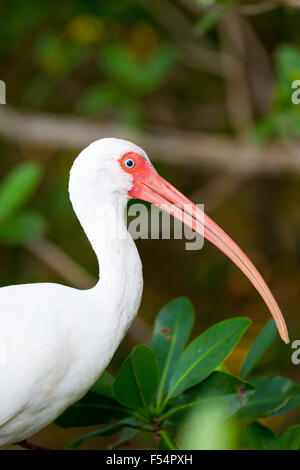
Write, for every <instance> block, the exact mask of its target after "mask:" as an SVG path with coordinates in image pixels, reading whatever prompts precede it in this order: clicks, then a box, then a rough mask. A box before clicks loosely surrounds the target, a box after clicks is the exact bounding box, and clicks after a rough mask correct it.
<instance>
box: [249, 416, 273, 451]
mask: <svg viewBox="0 0 300 470" xmlns="http://www.w3.org/2000/svg"><path fill="white" fill-rule="evenodd" d="M243 434H244V435H243V437H244V439H245V442H246V446H247V448H248V449H251V450H270V449H273V447H274V444H275V441H276V435H275V434H274V433H273V431H272V430H271V429H269V428H267V427H266V426H263V425H262V424H261V423H259V422H258V421H254V422H253V423H249V424H247V426H246V428H245V430H244V433H243Z"/></svg>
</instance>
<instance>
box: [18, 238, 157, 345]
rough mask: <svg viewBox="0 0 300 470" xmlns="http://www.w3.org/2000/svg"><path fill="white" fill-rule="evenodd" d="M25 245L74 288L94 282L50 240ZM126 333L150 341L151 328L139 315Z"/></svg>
mask: <svg viewBox="0 0 300 470" xmlns="http://www.w3.org/2000/svg"><path fill="white" fill-rule="evenodd" d="M25 247H26V248H27V249H28V250H29V251H30V252H31V253H33V254H34V255H35V256H36V257H37V258H39V259H40V260H41V261H43V262H44V263H45V264H47V265H48V266H49V267H50V268H52V269H53V270H54V271H55V272H56V273H58V274H59V275H60V276H61V277H62V278H63V279H65V280H66V281H67V282H68V283H70V284H71V285H73V286H75V287H76V288H78V289H90V288H91V287H93V286H94V285H95V284H96V282H97V280H96V278H94V277H93V276H91V275H90V274H89V273H88V272H87V271H86V270H85V269H84V268H83V267H82V266H80V265H79V264H78V263H76V261H74V260H73V259H72V258H71V257H70V256H69V255H68V254H67V253H65V252H64V251H63V250H62V249H61V248H60V247H59V246H57V245H56V244H55V243H53V242H51V241H50V240H47V239H46V238H38V239H34V240H33V241H31V242H28V243H26V244H25ZM127 334H128V336H129V337H130V338H131V339H132V340H133V341H134V342H135V343H138V344H139V343H142V344H149V343H150V339H151V330H150V328H149V326H148V325H147V323H146V322H145V321H144V320H143V319H142V318H141V317H136V319H135V320H134V322H133V324H132V326H131V327H130V328H129V330H128V333H127Z"/></svg>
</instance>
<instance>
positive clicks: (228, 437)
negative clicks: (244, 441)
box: [181, 403, 238, 450]
mask: <svg viewBox="0 0 300 470" xmlns="http://www.w3.org/2000/svg"><path fill="white" fill-rule="evenodd" d="M237 436H238V432H237V423H236V422H235V421H234V420H230V419H228V416H227V412H226V410H224V408H223V407H222V405H221V404H218V405H217V404H215V403H214V404H212V403H210V404H208V405H207V406H205V407H203V406H200V408H196V410H194V409H193V410H192V412H191V413H190V415H189V418H188V420H187V422H186V426H185V427H184V428H183V433H182V436H181V437H182V441H183V449H185V450H233V449H236V447H237Z"/></svg>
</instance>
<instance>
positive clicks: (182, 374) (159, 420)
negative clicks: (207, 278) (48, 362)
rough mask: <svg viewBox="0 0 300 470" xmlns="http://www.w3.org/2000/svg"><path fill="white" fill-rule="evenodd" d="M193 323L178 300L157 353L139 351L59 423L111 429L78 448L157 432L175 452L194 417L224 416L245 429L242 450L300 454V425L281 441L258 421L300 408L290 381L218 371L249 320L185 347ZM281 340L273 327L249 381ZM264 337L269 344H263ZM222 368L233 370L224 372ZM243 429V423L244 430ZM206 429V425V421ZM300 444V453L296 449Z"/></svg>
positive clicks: (157, 333) (250, 362)
mask: <svg viewBox="0 0 300 470" xmlns="http://www.w3.org/2000/svg"><path fill="white" fill-rule="evenodd" d="M193 321H194V311H193V307H192V305H191V303H190V302H189V300H188V299H185V298H178V299H175V300H173V301H172V302H170V303H168V304H167V305H166V306H165V307H164V308H163V309H162V310H161V311H160V313H159V315H158V317H157V319H156V322H155V327H154V333H153V340H152V345H151V348H149V347H147V346H144V345H139V346H136V347H135V348H134V349H133V350H132V352H131V354H130V355H129V356H128V358H127V359H125V361H124V363H123V365H122V367H121V369H120V371H119V374H118V375H117V377H116V378H114V377H113V376H112V375H111V374H109V373H108V372H104V373H103V374H102V376H101V377H100V378H99V379H98V381H97V382H96V383H95V385H94V386H93V387H92V391H90V392H89V393H88V394H87V395H86V396H85V397H84V398H82V399H81V400H80V401H79V402H78V403H76V404H75V405H73V406H71V407H70V408H69V409H68V410H66V411H65V412H64V413H63V415H62V416H61V417H60V418H59V419H58V420H57V421H56V424H58V425H60V426H63V427H71V426H88V425H96V424H99V425H105V426H102V427H100V428H98V429H96V430H93V431H91V432H90V433H88V434H85V435H84V436H82V437H80V438H79V439H78V440H77V441H76V442H74V443H73V444H72V445H71V447H78V446H80V445H81V444H83V443H84V442H85V441H87V440H88V439H91V438H96V437H101V436H108V435H113V434H115V433H118V432H119V431H121V434H120V436H119V437H118V439H117V440H116V442H115V444H113V446H111V448H117V447H118V446H120V445H122V444H123V443H125V442H127V441H128V440H130V439H132V438H134V437H136V436H137V435H138V434H139V433H141V432H147V433H153V434H154V435H156V437H157V442H158V448H159V449H176V448H177V447H180V446H181V444H180V442H182V441H181V440H180V439H178V437H179V438H180V435H181V433H182V430H184V429H188V427H186V425H187V424H188V423H189V417H190V416H191V412H192V415H193V416H194V417H195V412H196V416H198V414H199V416H205V413H206V411H207V410H213V409H216V410H218V409H219V410H221V411H222V416H223V418H222V419H226V421H228V420H232V419H233V418H234V423H235V424H234V425H235V426H237V425H238V426H239V427H240V438H241V446H242V448H249V449H273V448H280V449H281V448H291V449H292V448H293V449H296V448H298V447H299V445H300V441H299V427H297V426H296V427H294V428H290V430H288V431H287V432H286V433H284V434H282V435H281V436H280V437H279V438H277V436H276V435H275V434H274V433H273V432H272V431H271V430H270V429H269V428H267V427H265V426H263V425H262V424H261V423H259V422H258V421H255V420H256V419H258V418H263V417H271V416H277V415H279V414H282V413H285V412H287V411H288V410H290V409H291V408H293V407H295V406H297V405H298V404H299V403H300V388H299V387H297V386H296V385H295V384H294V383H293V382H291V381H290V380H288V379H286V378H284V377H264V376H262V377H253V378H250V379H249V381H248V382H245V381H244V379H241V378H238V377H235V376H233V375H231V374H230V373H227V372H226V373H225V372H223V371H222V372H221V371H216V368H217V367H218V368H220V366H222V362H223V361H224V359H225V358H226V357H227V356H228V354H230V352H231V351H232V350H233V349H234V347H235V346H236V344H237V343H238V341H239V339H240V338H241V336H242V335H243V333H244V332H245V330H246V329H247V328H248V326H249V324H250V321H249V320H248V319H246V318H233V319H229V320H225V321H223V322H220V323H218V324H216V325H214V326H213V327H211V328H209V329H208V330H206V331H205V332H204V333H202V334H200V336H198V337H197V338H195V339H194V340H193V341H192V342H191V343H190V344H189V345H188V346H187V347H186V348H185V349H184V347H185V345H186V342H187V340H188V337H189V335H190V333H191V328H192V324H193ZM273 337H274V326H273V323H272V322H271V323H268V324H267V326H266V327H265V328H264V329H263V330H262V332H261V333H260V334H259V335H258V338H257V339H256V340H255V342H254V344H253V346H252V349H251V350H250V352H249V354H248V356H247V358H246V361H245V363H244V366H243V375H246V374H248V373H249V372H250V370H251V369H252V368H253V367H254V365H255V363H256V362H257V361H258V360H259V359H260V358H261V357H262V355H263V353H264V352H265V350H266V348H267V346H268V345H269V344H270V343H271V341H272V339H273ZM262 339H263V340H262ZM222 369H223V370H226V369H225V368H223V367H222ZM237 423H239V424H237ZM200 424H201V423H200ZM297 446H298V447H297Z"/></svg>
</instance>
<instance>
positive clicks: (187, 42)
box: [140, 0, 222, 75]
mask: <svg viewBox="0 0 300 470" xmlns="http://www.w3.org/2000/svg"><path fill="white" fill-rule="evenodd" d="M140 3H141V4H142V5H143V7H144V8H145V10H147V12H148V13H150V14H151V15H152V16H153V17H154V18H155V20H156V21H157V22H158V23H160V24H161V25H162V26H163V28H164V29H165V30H166V31H168V33H169V34H170V36H171V37H172V39H173V40H174V41H175V43H177V44H178V47H179V48H180V49H181V50H182V52H183V53H182V54H181V56H180V60H181V63H183V64H184V65H186V66H188V67H190V68H193V69H196V70H201V71H203V70H207V71H208V72H211V73H213V74H216V75H222V66H221V57H220V54H219V53H218V52H217V51H216V50H215V49H213V48H211V47H204V46H203V45H200V44H199V43H197V42H193V41H191V30H192V29H193V24H192V23H191V22H190V21H189V20H188V19H187V18H186V17H185V16H184V15H183V13H182V12H181V11H180V9H179V8H177V7H176V5H174V4H173V3H171V2H167V0H164V2H161V1H160V0H159V1H158V0H152V2H145V1H144V0H140Z"/></svg>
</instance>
